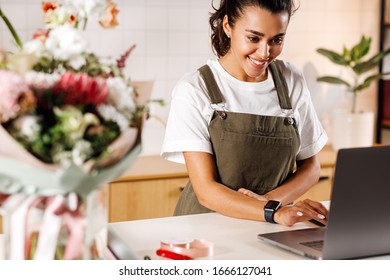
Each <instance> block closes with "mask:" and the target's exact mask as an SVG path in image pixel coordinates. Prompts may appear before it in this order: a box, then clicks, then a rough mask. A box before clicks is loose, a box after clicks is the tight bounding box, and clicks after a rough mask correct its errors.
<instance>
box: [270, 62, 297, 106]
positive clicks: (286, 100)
mask: <svg viewBox="0 0 390 280" xmlns="http://www.w3.org/2000/svg"><path fill="white" fill-rule="evenodd" d="M269 66H270V67H269V69H270V70H271V72H272V77H273V78H274V83H275V88H276V92H277V93H278V98H279V104H280V107H281V108H282V109H288V110H291V109H292V106H291V101H290V97H289V96H288V87H287V83H286V80H285V79H284V76H283V73H282V71H281V70H280V68H279V66H278V64H276V62H275V61H273V62H271V63H270V65H269Z"/></svg>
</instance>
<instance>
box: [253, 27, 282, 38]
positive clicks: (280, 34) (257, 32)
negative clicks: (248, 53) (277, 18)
mask: <svg viewBox="0 0 390 280" xmlns="http://www.w3.org/2000/svg"><path fill="white" fill-rule="evenodd" d="M245 31H246V32H250V33H253V34H255V35H257V36H261V37H264V36H265V35H264V33H261V32H259V31H256V30H252V29H245ZM285 35H286V33H279V34H276V35H275V36H273V38H275V37H281V36H285Z"/></svg>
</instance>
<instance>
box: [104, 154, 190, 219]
mask: <svg viewBox="0 0 390 280" xmlns="http://www.w3.org/2000/svg"><path fill="white" fill-rule="evenodd" d="M188 180H189V179H188V174H187V170H186V167H185V165H184V164H178V163H173V162H169V161H167V160H165V159H163V158H161V157H160V156H141V157H139V158H138V159H137V161H136V162H135V163H134V165H133V166H132V167H131V168H130V169H129V171H128V172H127V173H125V174H124V175H123V176H122V177H120V178H119V179H117V180H115V181H113V182H111V183H110V185H109V193H110V198H109V205H110V206H109V221H110V222H120V221H128V220H139V219H148V218H160V217H167V216H172V214H173V210H174V209H175V206H176V203H177V200H178V199H179V196H180V194H181V191H182V190H183V188H184V187H185V185H186V184H187V182H188Z"/></svg>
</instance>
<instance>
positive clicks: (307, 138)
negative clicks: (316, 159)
mask: <svg viewBox="0 0 390 280" xmlns="http://www.w3.org/2000/svg"><path fill="white" fill-rule="evenodd" d="M297 83H298V85H296V88H295V90H301V91H302V92H301V94H300V98H299V99H300V100H299V101H298V102H297V104H298V112H299V116H300V123H299V124H298V129H299V134H300V136H301V145H300V150H299V152H298V154H297V160H303V159H307V158H309V157H312V156H314V155H316V154H317V153H319V152H320V151H321V149H322V148H323V147H324V146H325V145H326V143H327V141H328V136H327V134H326V132H325V130H324V128H323V127H322V124H321V122H320V120H319V118H318V116H317V113H316V111H315V108H314V105H313V103H312V101H311V97H310V93H309V89H308V87H307V85H306V81H305V79H304V77H303V74H300V75H299V78H298V79H297Z"/></svg>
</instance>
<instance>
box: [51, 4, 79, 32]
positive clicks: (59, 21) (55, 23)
mask: <svg viewBox="0 0 390 280" xmlns="http://www.w3.org/2000/svg"><path fill="white" fill-rule="evenodd" d="M74 14H76V12H75V11H74V10H73V9H71V8H70V7H67V6H59V7H57V8H56V9H54V10H48V11H47V12H46V14H45V21H46V27H47V28H49V29H54V28H57V27H59V26H62V25H64V24H65V23H67V22H69V19H70V18H71V17H72V16H73V15H74Z"/></svg>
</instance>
